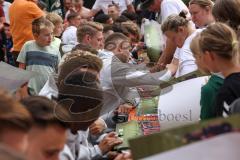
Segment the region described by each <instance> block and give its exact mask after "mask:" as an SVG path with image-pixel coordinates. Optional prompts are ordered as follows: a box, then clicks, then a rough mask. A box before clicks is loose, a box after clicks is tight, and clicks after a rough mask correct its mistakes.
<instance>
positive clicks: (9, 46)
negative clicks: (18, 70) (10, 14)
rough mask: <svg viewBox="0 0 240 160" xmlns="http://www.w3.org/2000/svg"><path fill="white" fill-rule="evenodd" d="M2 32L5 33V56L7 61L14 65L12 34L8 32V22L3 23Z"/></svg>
mask: <svg viewBox="0 0 240 160" xmlns="http://www.w3.org/2000/svg"><path fill="white" fill-rule="evenodd" d="M3 28H4V33H5V35H6V40H5V47H6V49H5V51H6V56H7V63H9V64H11V65H13V66H15V65H16V64H15V61H14V57H13V55H12V49H13V41H12V35H11V32H10V25H9V24H8V23H4V27H3Z"/></svg>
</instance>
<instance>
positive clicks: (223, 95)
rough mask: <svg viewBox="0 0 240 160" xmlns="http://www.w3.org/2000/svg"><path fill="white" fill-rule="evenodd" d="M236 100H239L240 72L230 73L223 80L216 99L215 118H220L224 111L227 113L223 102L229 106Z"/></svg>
mask: <svg viewBox="0 0 240 160" xmlns="http://www.w3.org/2000/svg"><path fill="white" fill-rule="evenodd" d="M237 98H240V72H237V73H232V74H230V75H229V76H227V77H226V78H225V80H224V83H223V86H222V87H221V88H220V89H219V92H218V94H217V97H216V105H215V109H216V116H222V115H223V112H224V111H225V112H226V113H228V110H227V109H226V108H225V107H224V102H226V104H227V105H231V104H232V102H234V100H236V99H237Z"/></svg>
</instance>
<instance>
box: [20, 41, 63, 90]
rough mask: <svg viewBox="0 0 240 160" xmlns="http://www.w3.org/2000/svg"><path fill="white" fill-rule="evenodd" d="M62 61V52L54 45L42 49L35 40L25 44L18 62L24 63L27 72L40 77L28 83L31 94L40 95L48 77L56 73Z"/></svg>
mask: <svg viewBox="0 0 240 160" xmlns="http://www.w3.org/2000/svg"><path fill="white" fill-rule="evenodd" d="M60 59H61V55H60V52H59V51H58V50H57V49H56V47H54V46H52V45H49V46H45V47H40V46H39V45H37V43H36V42H35V40H32V41H28V42H26V43H25V44H24V46H23V48H22V49H21V51H20V53H19V55H18V58H17V61H18V62H20V63H24V64H25V65H26V70H29V71H35V72H38V73H39V76H37V77H35V78H32V79H31V80H30V81H29V83H28V87H29V88H30V93H31V94H38V93H39V92H40V90H41V89H42V87H43V86H44V84H45V83H46V81H47V80H48V76H49V75H52V74H54V73H56V71H57V67H58V63H59V61H60Z"/></svg>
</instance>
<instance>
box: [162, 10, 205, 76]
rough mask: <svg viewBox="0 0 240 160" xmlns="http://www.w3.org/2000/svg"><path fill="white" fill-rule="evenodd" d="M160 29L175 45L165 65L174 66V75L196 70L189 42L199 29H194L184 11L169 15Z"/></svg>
mask: <svg viewBox="0 0 240 160" xmlns="http://www.w3.org/2000/svg"><path fill="white" fill-rule="evenodd" d="M162 31H163V33H164V34H165V35H166V36H167V38H168V39H170V40H172V41H173V43H175V45H176V46H177V49H176V51H175V54H174V58H173V60H172V63H171V64H169V65H167V67H169V66H170V65H171V66H175V68H176V74H175V77H180V76H183V75H185V74H187V73H190V72H193V71H195V70H197V65H196V63H195V58H194V57H193V55H192V52H191V50H190V43H191V41H192V39H193V38H194V37H195V36H196V34H197V33H199V32H201V30H195V29H194V28H193V27H192V25H191V23H190V22H189V20H188V19H187V17H186V13H185V12H184V11H183V12H181V13H180V14H179V15H171V16H169V17H168V18H167V19H166V20H165V21H164V22H163V24H162Z"/></svg>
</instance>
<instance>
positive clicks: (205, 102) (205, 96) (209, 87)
mask: <svg viewBox="0 0 240 160" xmlns="http://www.w3.org/2000/svg"><path fill="white" fill-rule="evenodd" d="M199 38H200V35H199V34H198V35H197V36H196V37H194V38H193V40H192V42H191V44H190V49H191V51H192V53H193V56H194V58H195V59H196V64H197V66H198V68H199V70H201V71H202V72H205V73H210V72H209V70H208V69H207V68H206V66H205V61H204V60H203V56H202V55H201V53H200V52H201V51H200V48H199ZM223 81H224V79H223V76H222V75H221V74H219V73H212V76H211V77H210V78H209V80H208V82H207V84H205V85H204V86H203V87H202V88H201V100H200V105H201V113H200V118H201V120H207V119H210V118H214V117H216V115H215V108H214V105H215V100H216V96H217V93H218V91H219V89H220V87H221V86H222V85H223Z"/></svg>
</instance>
